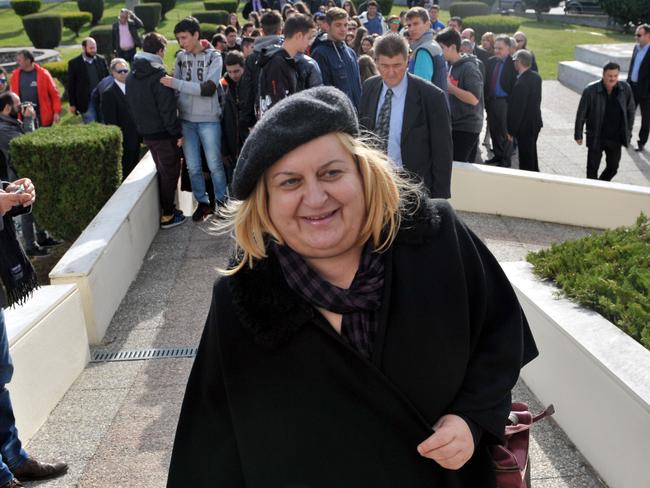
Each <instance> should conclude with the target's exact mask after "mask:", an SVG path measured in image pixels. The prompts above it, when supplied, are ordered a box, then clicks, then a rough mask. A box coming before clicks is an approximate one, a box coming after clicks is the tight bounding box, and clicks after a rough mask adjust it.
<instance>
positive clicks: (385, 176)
mask: <svg viewBox="0 0 650 488" xmlns="http://www.w3.org/2000/svg"><path fill="white" fill-rule="evenodd" d="M336 136H337V138H338V140H339V142H340V143H341V144H342V145H343V147H345V148H346V149H347V150H348V152H349V153H350V154H351V155H352V157H353V158H354V160H355V161H356V163H357V169H358V171H359V174H360V176H361V181H362V185H363V197H364V202H365V207H366V219H365V224H364V225H363V227H362V229H361V232H360V233H359V239H358V241H357V245H362V244H364V243H365V242H366V241H367V240H368V239H372V243H373V245H374V247H375V251H376V252H382V251H384V250H386V249H387V248H388V247H389V246H390V245H391V244H392V243H393V241H394V239H395V237H396V236H397V231H398V230H399V226H400V222H401V218H402V214H403V213H404V211H405V206H406V204H407V203H409V202H412V203H415V205H409V210H412V211H415V210H417V208H418V205H419V202H420V200H421V198H422V189H421V185H419V184H416V183H414V182H412V181H409V180H407V179H405V178H404V177H402V176H400V175H398V174H397V173H396V172H395V170H394V169H393V166H392V165H391V163H390V162H389V161H388V160H387V159H386V156H385V155H384V154H382V153H381V152H379V151H377V150H375V149H373V148H371V147H370V146H369V145H368V144H366V143H365V142H364V141H363V140H360V139H355V138H354V137H352V136H351V135H349V134H345V133H337V134H336ZM222 216H223V220H222V222H221V223H220V224H218V229H219V230H221V231H226V232H230V233H231V234H232V235H233V237H234V239H235V243H236V256H237V260H238V262H237V263H236V264H235V265H234V266H233V267H232V268H230V269H228V270H220V271H221V272H222V273H224V274H226V275H233V274H235V273H237V272H238V271H240V270H241V269H243V268H244V266H246V265H248V266H249V268H252V267H253V265H254V262H255V261H256V260H258V261H259V260H262V259H265V258H266V257H267V248H266V240H267V238H268V237H270V238H271V239H273V240H274V241H275V242H277V243H278V244H280V245H284V244H285V243H284V240H283V239H282V237H281V236H280V233H279V232H278V230H277V229H276V228H275V226H274V225H273V222H272V221H271V217H270V216H269V212H268V190H267V187H266V181H265V178H264V177H261V178H260V179H259V181H258V182H257V185H256V186H255V188H254V189H253V191H252V192H251V194H250V195H249V196H248V197H247V198H246V199H245V200H242V201H231V202H230V203H229V204H228V205H227V207H226V208H225V209H224V210H222Z"/></svg>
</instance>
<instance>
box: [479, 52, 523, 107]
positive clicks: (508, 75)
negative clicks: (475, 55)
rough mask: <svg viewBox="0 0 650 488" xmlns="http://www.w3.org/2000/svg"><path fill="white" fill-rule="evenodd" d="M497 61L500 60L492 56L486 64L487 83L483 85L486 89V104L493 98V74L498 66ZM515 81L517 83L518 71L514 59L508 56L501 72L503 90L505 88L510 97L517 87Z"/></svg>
mask: <svg viewBox="0 0 650 488" xmlns="http://www.w3.org/2000/svg"><path fill="white" fill-rule="evenodd" d="M497 61H499V58H498V57H497V56H492V57H491V58H490V59H488V61H487V63H486V64H485V83H484V84H483V87H484V89H485V100H486V102H487V101H489V100H490V99H491V98H492V97H491V93H490V89H491V85H492V74H493V73H494V69H495V68H496V66H497ZM515 81H517V71H516V70H515V64H514V61H513V60H512V57H511V56H508V57H507V58H506V59H505V64H504V65H503V70H501V88H503V91H504V92H506V94H507V95H510V92H511V91H512V88H513V87H514V86H515Z"/></svg>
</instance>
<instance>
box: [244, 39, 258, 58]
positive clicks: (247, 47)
mask: <svg viewBox="0 0 650 488" xmlns="http://www.w3.org/2000/svg"><path fill="white" fill-rule="evenodd" d="M254 44H255V39H254V38H252V37H242V40H241V53H242V54H243V55H244V59H246V58H247V57H248V56H250V54H251V53H252V52H253V47H254Z"/></svg>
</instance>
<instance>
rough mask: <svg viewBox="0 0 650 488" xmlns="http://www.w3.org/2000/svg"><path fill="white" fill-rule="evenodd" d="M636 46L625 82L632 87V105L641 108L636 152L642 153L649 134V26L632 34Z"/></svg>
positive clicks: (642, 26)
mask: <svg viewBox="0 0 650 488" xmlns="http://www.w3.org/2000/svg"><path fill="white" fill-rule="evenodd" d="M634 36H635V37H636V45H635V46H634V51H633V52H632V59H631V60H630V69H629V70H628V72H627V73H628V74H627V82H628V83H629V84H630V86H631V87H632V93H633V94H634V103H635V104H636V105H637V106H639V107H641V129H639V139H638V144H637V147H636V151H643V148H644V147H645V145H646V143H647V142H648V134H649V133H650V54H648V50H650V24H641V25H640V26H638V27H637V28H636V32H635V33H634Z"/></svg>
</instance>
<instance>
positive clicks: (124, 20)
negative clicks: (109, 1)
mask: <svg viewBox="0 0 650 488" xmlns="http://www.w3.org/2000/svg"><path fill="white" fill-rule="evenodd" d="M143 27H144V24H143V23H142V21H141V20H140V19H139V18H138V17H137V15H135V14H134V13H133V12H131V11H130V10H129V9H126V8H123V9H122V10H120V15H119V17H118V18H117V21H116V22H113V51H115V54H116V56H117V57H118V58H123V59H126V60H127V61H128V62H129V63H130V62H131V61H133V57H134V56H135V51H136V49H137V48H139V47H142V39H140V34H138V29H142V28H143Z"/></svg>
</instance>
